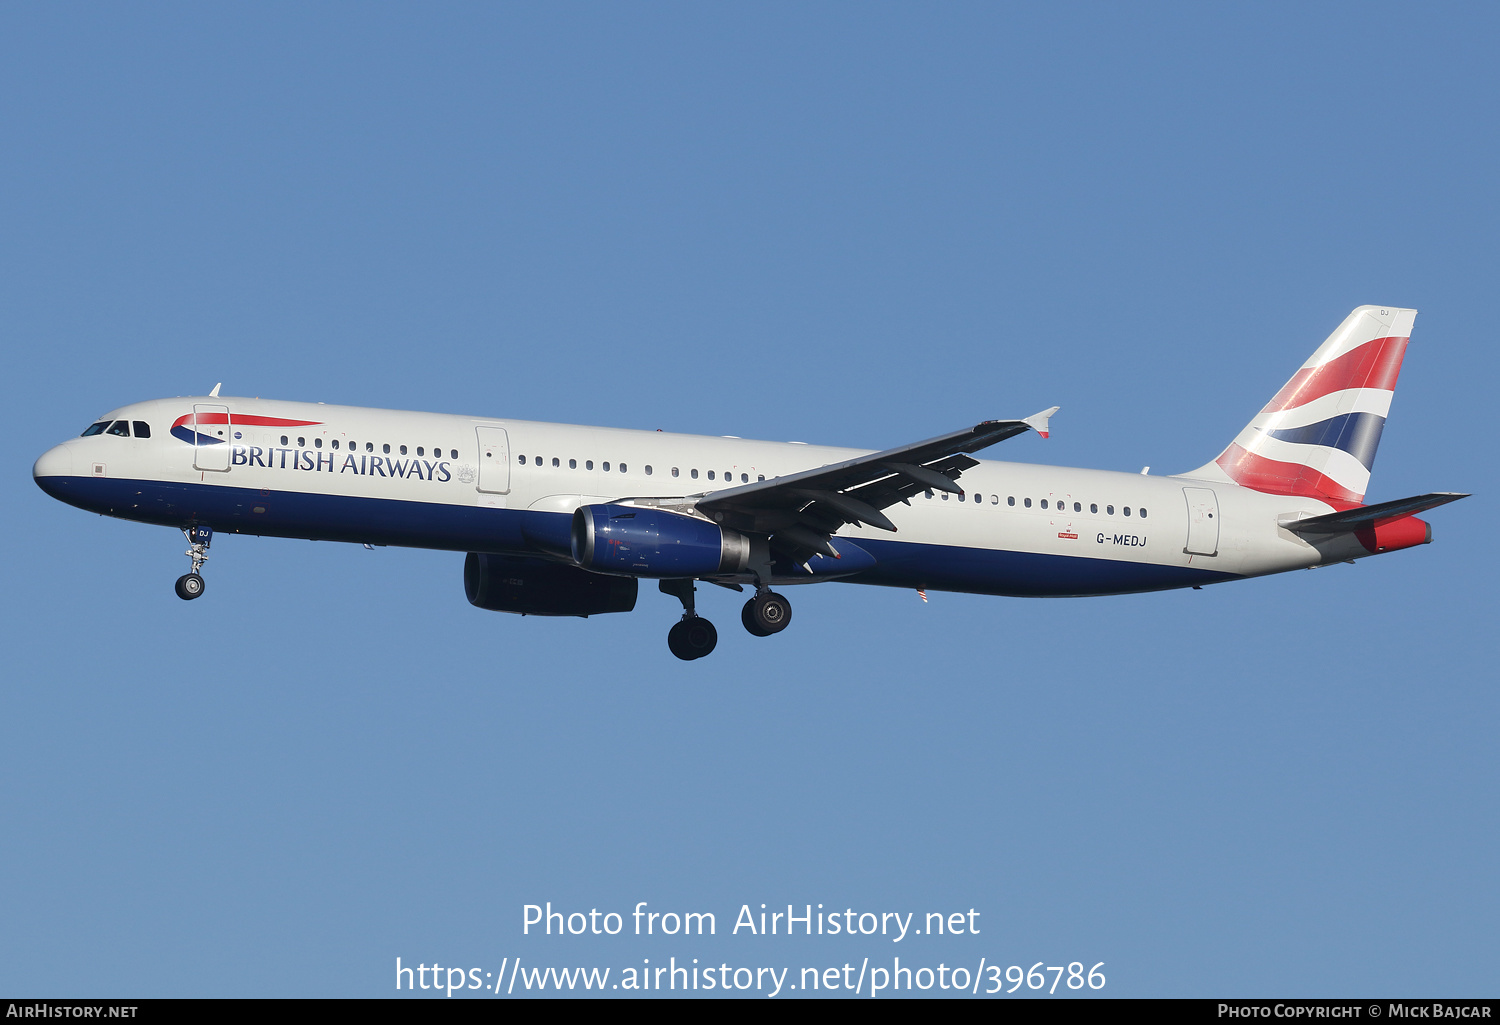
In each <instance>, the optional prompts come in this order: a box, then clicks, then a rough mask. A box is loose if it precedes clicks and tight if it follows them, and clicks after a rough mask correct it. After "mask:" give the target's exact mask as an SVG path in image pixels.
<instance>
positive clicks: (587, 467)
mask: <svg viewBox="0 0 1500 1025" xmlns="http://www.w3.org/2000/svg"><path fill="white" fill-rule="evenodd" d="M583 468H584V469H585V470H592V469H593V468H594V461H593V460H592V459H585V460H584V461H583Z"/></svg>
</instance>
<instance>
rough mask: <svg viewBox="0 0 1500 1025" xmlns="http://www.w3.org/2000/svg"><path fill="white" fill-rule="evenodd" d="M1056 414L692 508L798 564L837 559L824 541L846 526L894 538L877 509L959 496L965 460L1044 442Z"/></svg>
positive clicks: (971, 431)
mask: <svg viewBox="0 0 1500 1025" xmlns="http://www.w3.org/2000/svg"><path fill="white" fill-rule="evenodd" d="M1057 409H1058V407H1056V406H1053V407H1052V408H1051V409H1047V410H1044V411H1042V412H1040V413H1037V414H1036V415H1035V416H1030V417H1027V418H1026V419H1024V420H986V421H985V422H984V423H981V424H977V425H975V426H973V427H966V428H964V429H963V430H959V431H953V432H951V433H949V434H943V435H940V436H938V437H936V438H929V439H927V440H926V441H919V442H916V443H914V444H911V445H900V446H897V447H896V448H890V449H886V450H885V451H884V452H874V453H871V454H870V455H867V456H860V457H859V458H857V459H849V460H846V461H844V462H842V463H831V464H829V465H827V466H819V467H816V468H814V469H811V470H803V471H801V472H799V473H793V474H788V475H787V476H785V477H776V478H774V479H773V480H766V481H757V482H756V483H754V484H742V485H740V486H739V487H734V488H726V489H724V490H723V491H715V492H713V493H711V494H710V495H708V496H707V497H706V498H704V499H702V500H700V501H699V502H698V503H697V507H698V509H699V511H700V512H703V513H706V514H707V515H709V516H710V517H712V518H713V519H714V520H715V521H717V522H719V523H722V524H724V525H725V526H726V527H733V528H735V529H737V530H741V531H746V532H750V533H759V534H769V535H770V536H771V545H772V547H773V548H776V549H777V550H779V551H781V552H783V553H785V554H786V555H788V556H790V557H791V558H792V559H794V560H795V561H796V562H798V563H805V562H806V561H807V560H808V559H809V558H811V557H812V556H813V555H816V554H821V555H826V556H829V557H830V558H838V553H837V552H836V551H835V550H834V548H833V546H832V545H831V544H829V538H830V537H831V536H832V535H833V534H834V532H836V531H837V530H839V529H840V528H841V527H843V526H844V524H846V523H867V524H869V525H870V526H872V527H878V528H880V529H881V530H889V531H894V530H895V529H896V525H895V523H893V522H892V521H891V520H890V518H889V517H887V516H886V515H885V514H884V513H883V512H881V510H882V509H885V508H887V507H889V506H892V505H895V504H896V503H897V502H907V501H908V499H910V498H911V497H912V496H913V495H915V494H917V493H919V492H921V491H925V490H927V489H928V488H934V489H937V490H941V491H948V492H952V493H954V494H963V488H961V487H959V486H958V484H957V483H955V481H956V480H957V478H958V477H960V476H961V475H962V474H963V472H964V471H965V470H967V469H968V468H969V467H971V466H975V465H977V464H978V460H977V459H972V458H970V457H969V455H968V454H967V453H970V452H977V451H979V450H980V449H982V448H988V447H989V446H990V445H994V444H997V443H998V442H1001V441H1004V440H1005V439H1007V438H1013V437H1015V436H1016V435H1018V434H1024V433H1025V432H1026V431H1031V430H1034V431H1036V432H1037V433H1038V434H1040V435H1041V436H1042V437H1044V438H1045V437H1046V436H1047V433H1048V431H1047V420H1048V418H1049V417H1050V416H1051V415H1052V414H1053V413H1056V412H1057ZM908 504H910V503H909V502H908Z"/></svg>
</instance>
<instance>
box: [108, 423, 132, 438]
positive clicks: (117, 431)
mask: <svg viewBox="0 0 1500 1025" xmlns="http://www.w3.org/2000/svg"><path fill="white" fill-rule="evenodd" d="M104 433H105V434H113V435H114V436H115V437H117V438H128V437H130V421H129V420H116V421H115V422H114V423H113V424H111V425H110V427H109V430H107V431H105V432H104Z"/></svg>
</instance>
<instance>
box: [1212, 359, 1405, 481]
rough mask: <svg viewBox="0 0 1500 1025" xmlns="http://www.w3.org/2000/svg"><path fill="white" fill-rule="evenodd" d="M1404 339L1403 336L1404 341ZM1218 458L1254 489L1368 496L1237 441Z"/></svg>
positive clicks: (1233, 477) (1233, 475)
mask: <svg viewBox="0 0 1500 1025" xmlns="http://www.w3.org/2000/svg"><path fill="white" fill-rule="evenodd" d="M1405 340H1406V339H1404V338H1403V339H1402V341H1403V342H1404V341H1405ZM1215 462H1217V463H1218V464H1219V466H1220V467H1221V468H1222V469H1223V470H1224V472H1225V473H1227V474H1229V479H1230V480H1232V481H1234V482H1235V483H1236V484H1239V485H1240V486H1241V487H1247V488H1251V489H1253V490H1255V491H1264V492H1266V493H1267V494H1272V495H1300V496H1302V497H1304V498H1318V499H1323V500H1325V501H1332V502H1352V503H1354V504H1355V505H1359V504H1361V503H1363V502H1364V500H1365V496H1364V495H1357V494H1355V493H1354V492H1352V491H1350V490H1349V489H1348V488H1346V487H1344V486H1343V485H1342V484H1340V483H1339V482H1338V481H1336V480H1334V479H1333V478H1332V477H1327V476H1324V475H1323V474H1321V473H1319V472H1318V471H1317V470H1314V469H1313V468H1312V467H1311V466H1303V465H1302V464H1301V463H1283V462H1281V461H1280V460H1279V459H1267V458H1266V457H1265V456H1260V455H1256V454H1255V453H1254V452H1248V451H1246V450H1245V449H1244V448H1242V447H1241V446H1239V445H1238V444H1231V445H1230V446H1229V447H1228V448H1227V449H1225V450H1224V454H1223V455H1221V456H1220V457H1219V458H1218V459H1216V460H1215Z"/></svg>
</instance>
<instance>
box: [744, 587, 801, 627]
mask: <svg viewBox="0 0 1500 1025" xmlns="http://www.w3.org/2000/svg"><path fill="white" fill-rule="evenodd" d="M791 621H792V603H791V602H789V601H787V600H786V599H785V598H783V597H782V596H781V595H779V594H777V593H776V592H775V591H772V590H769V589H764V588H763V589H761V590H759V591H756V592H755V597H754V598H751V599H750V600H749V601H747V602H745V607H744V608H743V609H741V610H740V622H741V623H744V624H745V629H746V630H749V631H750V632H751V633H752V634H754V635H755V636H757V637H769V636H771V635H772V634H779V633H781V631H783V630H785V629H786V628H787V624H788V623H790V622H791Z"/></svg>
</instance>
